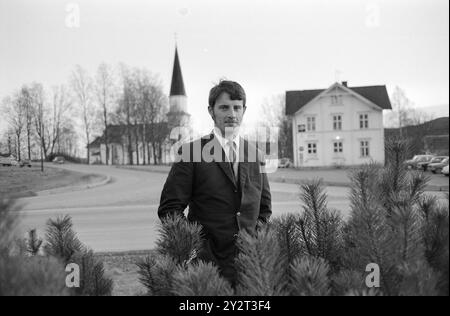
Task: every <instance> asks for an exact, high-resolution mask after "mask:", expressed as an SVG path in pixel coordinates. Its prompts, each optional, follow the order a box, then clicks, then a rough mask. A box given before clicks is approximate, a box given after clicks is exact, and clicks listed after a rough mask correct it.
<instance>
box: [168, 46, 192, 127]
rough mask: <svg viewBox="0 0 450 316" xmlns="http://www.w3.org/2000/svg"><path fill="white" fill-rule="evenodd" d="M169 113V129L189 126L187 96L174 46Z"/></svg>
mask: <svg viewBox="0 0 450 316" xmlns="http://www.w3.org/2000/svg"><path fill="white" fill-rule="evenodd" d="M169 105H170V109H169V113H167V120H168V124H169V128H173V127H177V126H189V125H190V114H189V113H188V111H187V96H186V90H185V88H184V81H183V75H182V74H181V66H180V59H179V57H178V47H177V46H175V59H174V62H173V72H172V83H171V85H170V95H169Z"/></svg>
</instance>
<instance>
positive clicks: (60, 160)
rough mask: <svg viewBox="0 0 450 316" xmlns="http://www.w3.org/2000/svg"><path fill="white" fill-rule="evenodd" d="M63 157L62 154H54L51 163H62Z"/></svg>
mask: <svg viewBox="0 0 450 316" xmlns="http://www.w3.org/2000/svg"><path fill="white" fill-rule="evenodd" d="M64 162H65V159H64V157H62V156H56V157H55V159H53V163H56V164H64Z"/></svg>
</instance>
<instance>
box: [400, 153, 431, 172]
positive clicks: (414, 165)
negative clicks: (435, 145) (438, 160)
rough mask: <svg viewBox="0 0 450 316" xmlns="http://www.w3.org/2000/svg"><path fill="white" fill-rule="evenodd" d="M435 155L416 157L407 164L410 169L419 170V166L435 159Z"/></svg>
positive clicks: (407, 161) (406, 162)
mask: <svg viewBox="0 0 450 316" xmlns="http://www.w3.org/2000/svg"><path fill="white" fill-rule="evenodd" d="M433 157H434V156H433V155H415V156H414V157H413V158H412V159H410V160H406V161H405V164H406V165H407V167H408V168H410V169H417V164H418V163H421V162H428V161H430V160H431V159H433Z"/></svg>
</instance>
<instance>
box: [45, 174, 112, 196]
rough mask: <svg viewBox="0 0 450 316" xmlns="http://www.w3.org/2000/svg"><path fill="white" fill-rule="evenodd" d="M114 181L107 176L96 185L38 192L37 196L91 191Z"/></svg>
mask: <svg viewBox="0 0 450 316" xmlns="http://www.w3.org/2000/svg"><path fill="white" fill-rule="evenodd" d="M111 181H112V178H111V177H110V176H106V178H105V179H104V180H102V181H100V182H96V183H89V184H83V185H78V186H67V187H62V188H57V189H50V190H44V191H40V192H36V196H48V195H53V194H61V193H66V192H74V191H82V190H89V189H93V188H97V187H101V186H104V185H107V184H108V183H110V182H111Z"/></svg>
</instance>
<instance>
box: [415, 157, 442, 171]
mask: <svg viewBox="0 0 450 316" xmlns="http://www.w3.org/2000/svg"><path fill="white" fill-rule="evenodd" d="M446 158H448V157H447V156H436V157H433V158H432V159H431V160H429V161H423V162H419V163H417V166H416V168H417V169H419V170H423V171H427V169H428V166H429V165H430V164H432V163H440V162H442V160H444V159H446Z"/></svg>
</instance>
